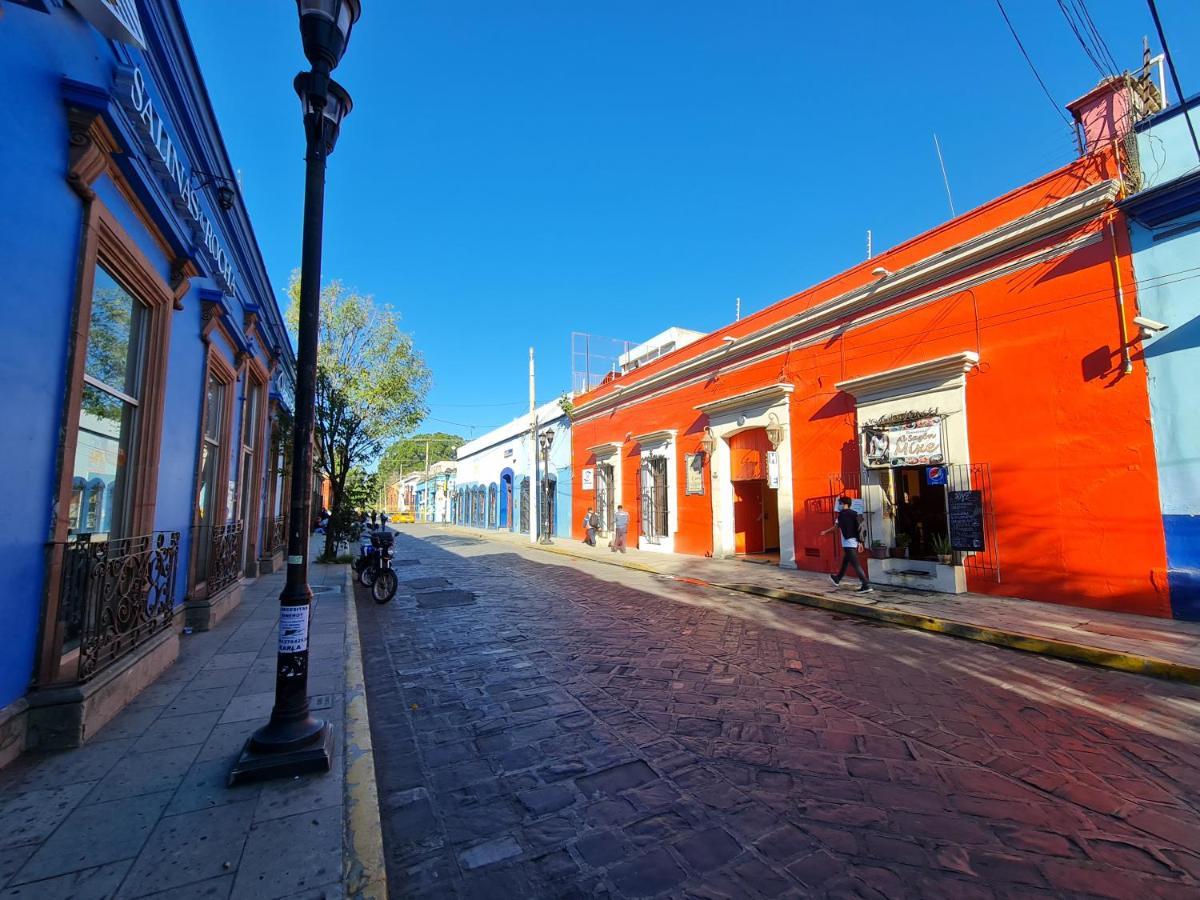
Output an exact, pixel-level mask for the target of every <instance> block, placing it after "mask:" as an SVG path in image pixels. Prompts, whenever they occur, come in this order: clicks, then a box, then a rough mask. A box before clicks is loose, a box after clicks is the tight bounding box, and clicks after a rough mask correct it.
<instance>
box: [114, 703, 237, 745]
mask: <svg viewBox="0 0 1200 900" xmlns="http://www.w3.org/2000/svg"><path fill="white" fill-rule="evenodd" d="M220 716H221V712H220V710H213V711H212V712H202V713H193V714H191V715H187V716H171V717H170V718H165V719H164V718H159V719H158V720H157V721H156V722H155V723H154V724H153V725H151V726H150V727H149V728H147V729H146V731H145V732H143V734H142V736H141V737H140V738H138V739H137V741H136V742H135V743H134V745H133V750H134V752H135V753H152V752H155V751H159V750H167V749H170V748H171V747H186V746H189V745H192V744H197V745H199V744H203V743H204V742H205V741H206V740H208V737H209V735H210V734H211V733H212V730H213V726H214V725H216V724H217V720H218V719H219V718H220Z"/></svg>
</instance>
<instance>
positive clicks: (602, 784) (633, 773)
mask: <svg viewBox="0 0 1200 900" xmlns="http://www.w3.org/2000/svg"><path fill="white" fill-rule="evenodd" d="M657 777H658V776H657V775H656V774H655V773H654V770H653V769H651V768H650V767H649V766H648V765H646V763H644V762H642V761H641V760H634V761H633V762H628V763H623V764H622V765H618V766H613V767H612V768H610V769H605V770H604V771H602V772H595V773H593V774H591V775H581V776H580V777H579V778H576V779H575V784H576V785H577V786H578V787H579V790H580V791H582V792H583V794H584V795H585V796H589V797H599V796H601V795H603V794H609V795H612V794H618V793H620V792H621V791H624V790H626V789H628V788H631V787H637V786H639V785H642V784H645V783H646V782H648V781H653V780H654V779H656V778H657Z"/></svg>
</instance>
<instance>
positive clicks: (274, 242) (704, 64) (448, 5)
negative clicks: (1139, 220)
mask: <svg viewBox="0 0 1200 900" xmlns="http://www.w3.org/2000/svg"><path fill="white" fill-rule="evenodd" d="M182 2H183V7H184V10H185V13H186V15H187V20H188V25H189V27H190V29H191V34H192V39H193V41H194V43H195V45H196V50H197V53H198V54H199V57H200V64H201V67H202V68H203V70H204V73H205V78H206V80H207V84H208V88H209V92H210V94H211V96H212V100H213V103H214V104H215V106H216V111H217V115H218V118H219V120H220V123H221V127H222V131H223V133H224V135H225V140H226V143H227V145H228V148H229V152H230V155H231V157H232V159H233V162H234V165H235V166H236V167H237V168H239V169H240V170H241V173H242V178H243V182H244V193H245V197H246V202H247V204H248V206H249V209H250V213H251V216H252V218H253V222H254V226H255V231H256V233H257V235H258V240H259V243H260V245H261V246H262V250H263V254H264V256H265V258H266V262H267V267H268V270H269V272H270V275H271V278H272V280H273V282H274V284H275V286H276V288H277V289H278V291H279V293H280V296H281V302H283V300H282V294H283V288H284V287H285V286H286V284H287V279H288V274H289V273H290V272H291V270H292V269H293V268H295V267H297V266H298V265H299V258H300V219H301V207H302V188H303V174H304V173H303V166H304V163H303V155H304V147H303V134H302V131H301V127H300V115H299V106H298V101H297V100H296V98H295V95H294V94H293V92H292V87H291V83H292V78H293V76H294V75H295V73H296V72H297V71H298V70H300V69H301V68H304V67H306V64H305V60H304V56H303V52H302V50H301V46H300V37H299V32H298V28H297V24H296V12H295V6H294V4H292V3H290V2H286V0H272V2H266V0H254V2H246V0H182ZM1194 4H1195V0H1159V11H1160V15H1161V16H1162V18H1163V20H1164V25H1165V27H1166V29H1167V38H1168V41H1169V42H1170V44H1171V49H1172V51H1173V52H1174V53H1175V55H1176V57H1177V62H1178V63H1179V66H1180V75H1181V78H1182V79H1183V86H1184V89H1185V90H1186V91H1189V92H1190V93H1195V92H1197V91H1200V55H1198V53H1197V51H1200V16H1196V15H1195V5H1194ZM1087 5H1088V8H1089V9H1090V11H1091V13H1092V16H1093V17H1094V19H1095V21H1096V24H1097V26H1098V28H1099V30H1100V33H1101V34H1102V35H1103V37H1104V38H1105V40H1106V41H1107V42H1108V45H1109V47H1110V48H1111V50H1112V53H1113V55H1114V56H1115V57H1116V59H1117V62H1118V63H1119V64H1120V65H1121V66H1122V67H1134V66H1137V65H1139V64H1140V61H1141V41H1142V36H1143V35H1144V34H1145V35H1150V36H1151V46H1152V47H1154V48H1155V49H1156V50H1157V40H1155V39H1154V37H1153V35H1154V32H1153V25H1152V22H1151V20H1150V16H1149V13H1148V12H1147V9H1146V5H1145V3H1144V2H1142V0H1103V2H1102V0H1091V2H1089V3H1088V4H1087ZM1005 6H1006V8H1007V9H1008V12H1009V16H1010V17H1011V18H1012V20H1013V23H1014V25H1015V26H1016V28H1017V30H1018V33H1019V34H1020V36H1021V38H1022V40H1023V41H1024V42H1025V46H1026V48H1027V49H1028V50H1029V53H1030V55H1031V56H1032V58H1033V60H1034V62H1035V64H1036V65H1037V66H1038V69H1039V71H1040V72H1041V74H1042V77H1043V78H1044V79H1045V81H1046V84H1047V85H1048V87H1049V89H1050V92H1051V93H1052V94H1053V96H1054V98H1055V100H1057V101H1058V103H1059V104H1060V105H1061V104H1063V103H1066V102H1067V101H1069V100H1071V99H1074V98H1075V97H1077V96H1079V95H1081V94H1083V93H1084V92H1086V91H1087V90H1088V89H1089V88H1091V87H1092V86H1093V85H1094V84H1095V83H1096V81H1097V80H1098V78H1099V75H1098V73H1097V71H1096V69H1095V68H1094V67H1093V65H1092V63H1091V62H1089V60H1088V58H1087V57H1086V56H1085V55H1084V52H1083V50H1082V49H1081V48H1080V46H1079V44H1078V43H1077V42H1076V39H1075V37H1074V36H1073V34H1072V33H1071V31H1070V30H1069V29H1068V26H1067V24H1066V21H1065V20H1064V18H1063V16H1062V14H1061V12H1060V11H1059V8H1058V6H1057V4H1056V3H1055V2H1054V0H1007V2H1006V3H1005ZM363 7H364V12H363V16H362V19H361V20H360V21H359V23H358V25H357V27H356V29H355V31H354V35H353V38H352V40H351V44H350V49H349V52H348V53H347V55H346V58H345V60H344V61H343V63H342V65H341V67H339V69H338V70H337V72H336V73H335V75H336V77H337V79H338V80H339V81H340V82H341V83H342V84H343V85H345V86H346V88H347V89H348V90H349V91H350V93H351V95H352V96H353V98H354V101H355V108H354V112H353V114H352V115H351V116H350V117H349V118H348V119H347V120H346V122H345V124H344V127H343V129H342V135H341V138H340V140H339V143H338V146H337V150H336V152H335V153H334V154H333V156H332V157H331V158H330V168H329V177H328V191H327V201H326V220H325V225H326V229H325V260H324V276H325V278H326V279H329V278H340V279H341V280H342V281H344V282H345V283H346V284H348V285H350V286H352V287H355V288H357V289H358V290H360V291H362V292H363V293H370V294H374V295H375V297H376V298H377V299H378V300H380V301H383V302H386V303H388V304H390V305H391V306H392V307H393V308H394V309H395V310H396V311H397V312H399V313H400V314H401V316H402V327H404V328H405V329H406V330H408V331H410V332H411V333H412V334H413V335H414V337H415V339H416V342H417V345H418V347H419V348H420V349H421V350H422V352H423V353H424V354H425V358H426V360H427V361H428V363H429V365H430V367H431V368H432V370H433V373H434V387H433V389H432V391H431V393H430V396H429V406H430V418H429V419H428V420H427V421H426V423H425V426H424V427H425V428H426V429H427V430H445V431H451V432H457V433H461V434H464V435H467V436H470V435H471V434H472V433H473V434H476V435H478V434H480V433H481V429H483V428H486V427H489V426H493V425H496V424H499V423H501V422H504V421H507V420H509V419H510V418H512V417H514V416H516V415H518V414H520V413H521V412H522V409H523V407H524V406H525V405H526V403H527V396H528V382H527V348H528V347H529V346H530V345H531V344H532V345H533V346H534V347H535V349H536V352H537V359H538V400H539V402H543V401H547V400H550V399H553V398H554V397H555V396H557V395H558V394H559V393H561V392H562V391H563V390H565V389H567V387H568V386H569V384H570V356H569V342H570V334H571V332H572V331H584V332H591V333H594V334H599V335H606V336H612V337H619V338H627V339H631V340H634V341H640V340H643V339H645V338H646V337H649V336H650V335H652V334H654V333H655V332H657V331H660V330H662V329H663V328H666V327H668V326H671V325H681V326H684V327H689V328H696V329H700V330H705V331H707V330H711V329H713V328H716V327H718V326H720V325H722V324H724V323H726V322H728V321H730V320H732V319H733V314H734V298H735V297H738V296H740V297H741V298H742V309H743V311H752V310H756V309H761V308H762V307H764V306H767V305H768V304H770V303H772V302H773V301H775V300H778V299H780V298H781V297H784V296H787V295H789V294H791V293H794V292H796V291H799V290H801V289H803V288H804V287H806V286H808V285H810V284H812V283H814V282H816V281H818V280H820V279H822V278H824V277H826V276H828V275H830V274H833V273H835V272H837V271H839V270H841V269H843V268H846V267H847V266H849V265H852V264H854V263H856V262H858V261H859V260H861V259H862V258H863V257H864V255H865V235H866V231H867V229H868V228H870V229H872V231H873V232H874V241H875V247H876V248H877V250H878V249H884V248H886V247H889V246H892V245H894V244H897V243H899V242H900V241H902V240H904V239H906V238H908V237H910V236H912V235H914V234H918V233H920V232H921V231H924V230H925V229H927V228H929V227H931V226H933V225H936V224H937V223H939V222H941V221H943V220H945V219H946V218H948V216H949V213H948V208H947V203H946V195H945V191H944V189H943V186H942V180H941V173H940V171H939V169H938V164H937V157H936V156H935V152H934V147H933V138H932V134H933V132H934V131H936V132H937V133H938V136H939V138H940V140H941V145H942V150H943V153H944V154H945V158H946V165H947V168H948V170H949V176H950V184H951V188H952V190H953V194H954V202H955V205H956V207H957V209H958V211H959V212H962V211H964V210H966V209H969V208H971V207H974V206H977V205H979V204H981V203H984V202H986V201H987V200H989V199H991V198H992V197H994V196H996V195H998V194H1000V193H1002V192H1004V191H1006V190H1009V189H1011V188H1013V187H1016V186H1018V185H1020V184H1022V183H1024V182H1026V181H1029V180H1031V179H1033V178H1035V177H1037V176H1038V175H1040V174H1042V173H1044V172H1047V171H1049V170H1051V169H1053V168H1056V167H1058V166H1060V165H1062V164H1064V163H1066V162H1067V161H1069V159H1070V158H1071V157H1072V155H1073V153H1074V150H1073V142H1072V138H1071V135H1070V132H1069V131H1068V129H1067V127H1066V126H1065V125H1064V124H1063V122H1062V120H1061V119H1060V118H1059V117H1058V115H1057V114H1056V113H1055V111H1054V108H1053V107H1052V106H1051V104H1050V102H1049V101H1048V100H1047V99H1046V97H1045V96H1044V95H1043V94H1042V92H1041V89H1040V88H1039V87H1038V85H1037V82H1036V81H1035V80H1034V77H1033V75H1032V74H1031V73H1030V71H1029V69H1028V67H1027V66H1026V63H1025V61H1024V60H1023V59H1022V58H1021V56H1020V54H1019V52H1018V50H1017V48H1016V45H1015V44H1014V42H1013V40H1012V37H1011V36H1010V35H1009V33H1008V31H1007V29H1006V27H1005V25H1004V21H1003V19H1002V18H1001V16H1000V13H999V12H998V10H997V8H996V5H995V3H994V2H993V0H942V2H928V3H915V4H910V3H895V2H894V0H864V2H860V3H831V4H824V3H821V4H818V3H809V2H788V0H776V2H764V0H741V2H738V3H732V2H724V0H721V2H718V0H687V2H685V0H664V2H654V3H647V2H645V0H636V2H635V0H603V2H601V0H537V2H523V0H512V2H504V3H501V2H496V0H403V2H401V0H363ZM1170 93H1171V95H1172V96H1173V95H1174V91H1173V90H1171V91H1170ZM449 423H459V424H449ZM464 425H465V426H474V431H472V429H471V428H468V427H461V426H464Z"/></svg>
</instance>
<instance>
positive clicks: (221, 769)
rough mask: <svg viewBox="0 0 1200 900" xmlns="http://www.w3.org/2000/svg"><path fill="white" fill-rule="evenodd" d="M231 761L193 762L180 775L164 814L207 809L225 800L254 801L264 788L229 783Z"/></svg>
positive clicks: (221, 804) (220, 804)
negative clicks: (235, 785) (229, 784)
mask: <svg viewBox="0 0 1200 900" xmlns="http://www.w3.org/2000/svg"><path fill="white" fill-rule="evenodd" d="M229 767H230V760H228V759H210V760H205V761H203V762H194V763H192V765H191V767H190V768H189V769H188V770H187V774H186V775H184V776H183V781H181V782H180V784H179V787H178V789H176V791H175V794H174V796H173V797H172V798H171V802H170V803H169V804H168V805H167V808H166V811H165V812H164V813H163V814H164V815H168V816H172V815H176V814H178V813H184V812H191V811H193V810H198V809H210V808H211V807H214V806H224V805H225V804H227V803H239V802H242V801H246V800H257V799H258V795H259V793H261V791H262V789H263V785H262V784H261V783H257V784H241V785H238V786H237V787H236V788H231V787H229V786H228V784H227V781H228V778H229Z"/></svg>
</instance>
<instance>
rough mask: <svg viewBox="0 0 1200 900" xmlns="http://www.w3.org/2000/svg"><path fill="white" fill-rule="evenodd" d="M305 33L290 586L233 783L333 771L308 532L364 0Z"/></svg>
mask: <svg viewBox="0 0 1200 900" xmlns="http://www.w3.org/2000/svg"><path fill="white" fill-rule="evenodd" d="M296 8H297V11H298V12H299V14H300V33H301V36H302V38H303V40H304V54H305V56H307V57H308V61H309V62H310V63H311V64H312V71H311V72H301V73H300V74H299V75H297V76H296V80H295V87H296V93H298V94H299V95H300V103H301V106H302V108H303V111H304V132H305V136H306V139H307V155H306V157H305V159H306V163H307V166H306V171H305V180H304V236H303V246H302V256H301V269H300V329H299V340H298V345H299V346H298V348H297V350H298V352H297V359H296V420H295V424H294V440H295V444H294V449H293V451H292V473H293V474H292V495H291V506H290V509H291V516H290V521H289V522H288V557H287V583H286V584H285V585H284V588H283V592H282V593H281V594H280V595H279V654H278V664H277V666H276V670H275V706H274V708H273V709H272V710H271V718H270V720H269V721H268V722H267V724H266V725H264V726H262V727H261V728H259V729H258V730H257V731H255V732H254V734H253V735H251V736H250V738H249V739H248V740H247V741H246V745H245V747H244V748H243V749H242V753H241V756H240V757H239V758H238V760H237V762H236V763H234V766H233V769H232V770H231V771H230V773H229V783H230V785H234V784H239V783H242V782H247V781H258V780H261V779H265V778H278V777H283V776H289V775H297V774H301V773H304V772H328V771H329V768H330V764H331V761H332V755H333V729H332V727H331V726H330V724H329V723H328V722H326V721H324V720H323V719H317V718H314V717H313V715H312V713H311V711H310V710H309V707H308V630H309V621H308V619H309V609H310V606H311V604H312V590H311V589H310V588H309V586H308V537H309V525H310V523H311V520H312V474H313V420H314V418H315V410H314V406H315V398H316V380H317V335H318V330H319V328H318V326H319V324H320V318H321V234H322V228H323V219H324V208H325V158H326V157H327V156H328V155H329V154H330V153H332V152H333V145H334V143H335V142H336V141H337V136H338V131H339V129H340V127H341V123H342V119H344V118H345V117H346V115H347V114H349V112H350V108H351V103H350V95H349V94H347V93H346V91H345V90H343V89H342V87H341V86H340V85H339V84H337V82H335V81H333V80H332V79H331V78H330V77H329V73H330V72H331V71H332V70H333V69H334V68H336V67H337V64H338V63H339V62H340V61H341V58H342V54H343V53H345V51H346V45H347V44H348V43H349V41H350V31H351V29H352V28H353V27H354V23H355V22H356V21H357V20H358V16H359V13H360V6H359V0H296Z"/></svg>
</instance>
